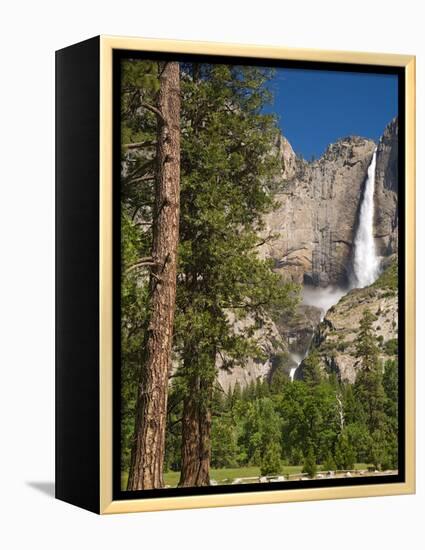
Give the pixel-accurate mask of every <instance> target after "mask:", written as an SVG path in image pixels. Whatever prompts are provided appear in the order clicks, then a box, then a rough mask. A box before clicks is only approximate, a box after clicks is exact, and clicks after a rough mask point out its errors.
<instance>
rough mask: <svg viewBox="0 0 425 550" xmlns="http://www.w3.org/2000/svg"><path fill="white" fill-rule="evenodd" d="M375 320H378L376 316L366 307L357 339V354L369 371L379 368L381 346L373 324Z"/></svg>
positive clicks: (365, 368)
mask: <svg viewBox="0 0 425 550" xmlns="http://www.w3.org/2000/svg"><path fill="white" fill-rule="evenodd" d="M374 321H376V317H375V316H374V315H373V314H372V313H371V312H370V310H369V309H365V310H364V312H363V316H362V318H361V320H360V330H359V333H358V335H357V339H356V355H357V357H359V358H360V359H361V360H362V364H363V368H364V370H368V371H371V370H373V369H376V368H377V363H378V356H379V348H378V345H377V341H376V337H375V334H374V331H373V326H372V325H373V322H374Z"/></svg>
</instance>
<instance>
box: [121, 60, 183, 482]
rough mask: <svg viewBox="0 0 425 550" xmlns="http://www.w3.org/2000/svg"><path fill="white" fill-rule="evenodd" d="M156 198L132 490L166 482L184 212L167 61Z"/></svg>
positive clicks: (175, 69)
mask: <svg viewBox="0 0 425 550" xmlns="http://www.w3.org/2000/svg"><path fill="white" fill-rule="evenodd" d="M156 108H157V110H158V111H159V113H157V115H158V131H157V169H156V193H155V194H156V197H155V216H154V228H153V243H152V260H153V264H154V265H153V266H152V269H151V276H150V293H151V296H150V319H149V326H148V329H147V336H146V345H145V349H144V356H145V361H144V362H143V365H142V369H141V378H140V386H139V394H138V402H137V414H136V425H135V433H134V440H133V446H132V453H131V464H130V472H129V478H128V484H127V489H128V490H140V489H155V488H160V487H163V486H164V481H163V464H164V450H165V427H166V414H167V392H168V378H169V374H170V369H171V348H172V338H173V324H174V313H175V299H176V267H177V244H178V238H179V234H178V233H179V213H180V74H179V64H178V63H176V62H171V63H166V64H165V66H164V67H163V71H162V73H161V77H160V90H159V93H158V103H157V107H156Z"/></svg>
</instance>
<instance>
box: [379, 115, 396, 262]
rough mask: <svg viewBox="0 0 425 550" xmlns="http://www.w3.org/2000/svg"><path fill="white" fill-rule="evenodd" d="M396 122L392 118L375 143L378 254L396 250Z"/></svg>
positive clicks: (390, 252)
mask: <svg viewBox="0 0 425 550" xmlns="http://www.w3.org/2000/svg"><path fill="white" fill-rule="evenodd" d="M397 198H398V123H397V119H396V118H395V119H394V120H392V121H391V122H390V124H389V125H388V126H387V128H386V129H385V132H384V134H383V136H382V138H381V140H380V142H379V144H378V151H377V157H376V176H375V243H376V247H377V251H378V254H379V255H380V256H390V255H392V254H395V253H397V250H398V211H397V207H398V204H397Z"/></svg>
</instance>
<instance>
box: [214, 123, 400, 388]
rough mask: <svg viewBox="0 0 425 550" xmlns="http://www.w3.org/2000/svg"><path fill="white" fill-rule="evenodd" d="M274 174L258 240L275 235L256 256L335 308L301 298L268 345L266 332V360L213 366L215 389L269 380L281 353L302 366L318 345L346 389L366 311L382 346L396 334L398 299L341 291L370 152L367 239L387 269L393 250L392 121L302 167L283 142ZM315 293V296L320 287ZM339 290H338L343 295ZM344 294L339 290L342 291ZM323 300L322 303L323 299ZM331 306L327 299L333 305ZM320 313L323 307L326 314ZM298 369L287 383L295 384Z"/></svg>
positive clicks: (379, 292) (372, 290)
mask: <svg viewBox="0 0 425 550" xmlns="http://www.w3.org/2000/svg"><path fill="white" fill-rule="evenodd" d="M277 147H278V151H279V155H280V159H281V163H282V173H281V177H280V178H279V180H278V181H277V182H276V183H277V185H276V187H277V193H276V201H277V203H278V207H277V209H276V210H275V211H273V212H272V213H270V214H269V215H268V216H267V217H266V219H265V224H266V229H265V235H266V236H268V235H274V239H272V240H270V241H268V242H267V243H266V244H264V245H263V246H262V247H261V249H260V254H261V255H262V256H263V257H265V258H271V259H272V260H273V262H274V266H275V270H276V272H278V273H280V274H281V275H282V277H283V278H284V279H286V280H292V281H294V282H297V283H299V284H301V285H303V288H304V292H305V295H306V294H307V293H308V289H312V290H313V291H314V289H315V288H316V289H317V291H319V292H322V291H323V292H326V291H331V290H332V291H333V289H334V288H337V295H336V299H335V301H337V300H338V299H339V298H340V296H341V295H343V294H346V295H345V296H343V297H342V298H341V299H340V300H339V301H338V303H336V305H334V306H333V307H331V308H330V309H329V311H328V312H327V313H326V315H325V317H324V318H323V313H324V312H323V310H322V311H321V310H320V308H319V307H315V306H313V305H311V304H310V305H309V303H308V301H307V302H306V301H305V300H304V303H301V304H300V305H299V306H298V308H297V311H296V312H295V315H294V316H293V317H292V318H284V317H282V318H281V319H278V320H277V321H276V323H275V324H273V330H272V338H270V337H269V336H268V335H266V334H264V338H263V340H264V342H263V349H264V352H265V355H266V356H267V358H266V359H265V360H264V361H258V360H254V359H252V360H249V361H248V362H247V364H246V365H245V366H244V367H235V368H233V369H231V370H227V371H225V370H223V369H219V382H220V384H221V386H222V387H223V388H224V389H225V390H227V389H228V388H229V387H231V386H234V384H235V383H236V381H238V382H239V384H240V385H241V386H245V385H247V384H248V383H249V382H250V381H251V380H253V381H255V380H256V379H257V378H266V377H270V376H271V374H272V373H273V361H274V358H275V356H276V354H277V353H280V354H282V353H283V354H286V361H285V370H286V371H287V372H288V373H289V371H290V370H291V368H292V369H293V370H295V369H294V367H295V366H296V365H297V364H298V363H299V362H300V361H301V360H302V358H303V357H304V355H305V353H306V352H307V350H308V348H309V346H310V344H311V343H313V345H314V346H315V347H317V348H318V350H319V353H320V356H321V358H322V365H323V368H324V370H326V371H327V372H330V371H332V372H336V373H337V375H338V376H339V377H340V378H341V379H343V380H346V381H349V382H354V380H355V377H356V372H357V369H358V368H359V363H358V361H357V360H356V358H355V345H354V339H355V335H356V331H357V329H358V323H359V320H360V318H361V315H362V313H363V311H364V309H366V308H368V309H370V310H371V311H372V312H373V313H376V314H378V319H377V321H376V322H375V329H376V334H377V336H378V338H379V339H380V342H381V344H382V346H383V352H382V353H383V357H384V356H385V354H386V351H385V349H386V348H385V346H386V343H387V342H389V341H392V340H394V339H395V338H396V337H397V322H398V321H397V295H396V291H395V290H394V289H388V288H384V287H383V286H382V284H381V285H379V284H378V282H376V283H375V284H374V285H372V286H371V287H367V288H363V289H352V290H351V291H349V281H350V271H351V265H352V254H353V241H354V237H355V234H356V229H357V223H358V216H359V209H360V204H361V201H362V196H363V191H364V185H365V180H366V177H367V170H368V167H369V165H370V162H371V159H372V155H373V152H374V150H375V149H376V148H377V155H376V171H375V193H374V205H375V215H374V227H373V234H374V240H375V247H376V251H377V254H378V256H380V257H381V266H382V267H383V268H384V267H386V266H389V265H392V266H394V262H393V261H392V260H393V258H394V257H396V254H397V251H398V239H397V235H398V213H397V203H398V121H397V119H394V120H392V121H391V122H390V124H389V125H388V126H387V127H386V129H385V131H384V133H383V135H382V137H381V139H380V141H379V143H378V145H377V144H376V143H375V142H374V141H372V140H370V139H366V138H361V137H357V136H350V137H346V138H343V139H340V140H338V141H337V142H336V143H333V144H331V145H329V147H328V148H327V150H326V151H325V153H324V154H323V156H322V157H321V158H319V159H317V160H314V161H311V162H307V161H306V160H304V159H302V158H299V157H298V156H297V155H296V154H295V153H294V151H293V149H292V147H291V144H290V143H289V142H288V140H287V139H286V138H285V137H284V136H281V137H280V138H279V140H278V143H277ZM321 289H322V290H321ZM341 289H342V290H341ZM343 289H345V290H343ZM325 301H326V300H325ZM333 303H335V302H333ZM325 310H326V307H325ZM302 366H303V365H302V362H301V365H300V367H299V368H298V369H297V370H296V372H295V378H298V379H302Z"/></svg>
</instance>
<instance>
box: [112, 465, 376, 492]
mask: <svg viewBox="0 0 425 550" xmlns="http://www.w3.org/2000/svg"><path fill="white" fill-rule="evenodd" d="M369 466H370V464H355V466H354V469H355V470H367V468H368V467H369ZM317 469H318V470H319V471H320V470H322V469H323V467H322V465H320V464H318V466H317ZM301 473H302V466H283V468H282V470H281V471H280V474H281V475H293V474H301ZM259 476H260V468H259V467H258V466H244V467H241V468H220V469H218V470H214V469H211V472H210V478H211V479H214V480H215V481H217V483H218V484H220V485H222V484H228V483H231V482H232V481H233V480H234V479H236V478H240V477H259ZM127 477H128V474H127V472H122V474H121V487H122V489H125V488H126V486H127ZM179 478H180V472H165V473H164V483H165V485H169V486H171V487H176V486H177V484H178V482H179Z"/></svg>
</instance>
